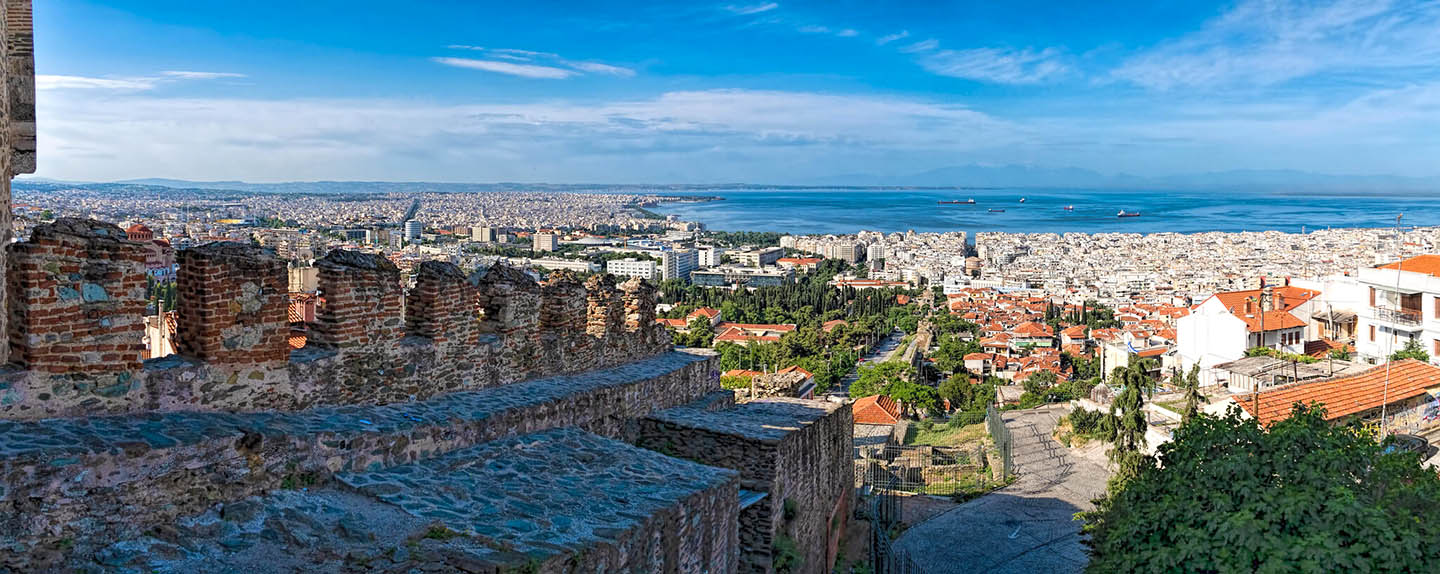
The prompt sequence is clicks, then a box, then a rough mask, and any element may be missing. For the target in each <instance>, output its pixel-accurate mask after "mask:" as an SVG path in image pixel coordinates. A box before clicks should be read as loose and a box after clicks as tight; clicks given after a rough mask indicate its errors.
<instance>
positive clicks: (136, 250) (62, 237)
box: [6, 218, 146, 392]
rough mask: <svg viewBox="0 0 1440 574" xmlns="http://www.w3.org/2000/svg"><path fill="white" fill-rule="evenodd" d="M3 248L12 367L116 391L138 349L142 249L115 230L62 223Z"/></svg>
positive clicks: (136, 364)
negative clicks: (6, 251)
mask: <svg viewBox="0 0 1440 574" xmlns="http://www.w3.org/2000/svg"><path fill="white" fill-rule="evenodd" d="M9 250H10V257H9V259H10V261H9V270H8V273H7V277H6V283H7V286H6V287H7V291H8V294H9V301H8V304H9V315H10V321H9V331H10V333H9V338H10V360H11V362H13V363H15V364H17V365H19V366H21V367H23V368H26V369H29V370H32V371H37V372H41V373H49V374H54V375H65V376H73V378H74V379H75V381H74V382H75V384H77V385H81V386H90V387H97V386H98V387H105V388H107V389H109V391H107V392H123V391H124V390H125V389H126V388H127V387H128V385H129V381H131V380H132V379H133V374H134V373H135V372H136V371H138V370H139V369H140V361H141V355H142V353H143V352H144V350H145V347H144V335H145V324H144V322H143V320H142V316H143V315H144V314H145V304H146V289H145V248H144V247H143V246H142V245H141V244H139V243H135V242H132V241H130V240H128V239H126V237H125V232H124V231H122V230H121V229H120V228H119V227H116V226H115V225H112V224H109V223H101V222H98V221H91V220H85V219H74V218H61V219H58V220H56V221H55V222H53V223H48V224H41V225H39V226H36V227H35V229H34V230H33V232H32V234H31V237H30V240H29V241H27V242H24V243H15V244H12V245H10V246H9ZM94 375H109V376H110V377H109V378H108V379H105V380H103V381H102V380H101V379H97V378H93V376H94ZM117 385H118V387H117Z"/></svg>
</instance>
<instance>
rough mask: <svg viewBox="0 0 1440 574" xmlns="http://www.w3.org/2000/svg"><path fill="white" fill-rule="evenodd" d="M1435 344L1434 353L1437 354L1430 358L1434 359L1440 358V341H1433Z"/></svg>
mask: <svg viewBox="0 0 1440 574" xmlns="http://www.w3.org/2000/svg"><path fill="white" fill-rule="evenodd" d="M1433 343H1434V351H1435V352H1433V353H1430V356H1432V357H1440V339H1435V340H1434V341H1433Z"/></svg>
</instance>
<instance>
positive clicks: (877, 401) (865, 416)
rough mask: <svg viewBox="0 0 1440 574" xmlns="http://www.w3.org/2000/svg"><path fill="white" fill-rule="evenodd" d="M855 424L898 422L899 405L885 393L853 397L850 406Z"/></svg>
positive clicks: (890, 423)
mask: <svg viewBox="0 0 1440 574" xmlns="http://www.w3.org/2000/svg"><path fill="white" fill-rule="evenodd" d="M850 410H851V412H852V413H853V415H852V416H853V417H854V419H855V424H857V425H893V424H895V423H898V422H900V406H899V405H897V404H895V399H892V398H890V397H887V396H885V395H871V396H868V397H861V398H858V399H855V404H853V405H851V407H850Z"/></svg>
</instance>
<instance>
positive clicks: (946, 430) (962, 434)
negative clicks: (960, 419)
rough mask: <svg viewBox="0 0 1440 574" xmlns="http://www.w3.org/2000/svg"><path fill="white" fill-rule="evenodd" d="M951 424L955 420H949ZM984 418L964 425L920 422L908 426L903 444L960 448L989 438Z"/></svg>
mask: <svg viewBox="0 0 1440 574" xmlns="http://www.w3.org/2000/svg"><path fill="white" fill-rule="evenodd" d="M950 421H951V422H952V423H953V422H954V421H955V418H953V417H952V418H951V419H950ZM984 421H985V417H984V416H983V415H982V416H981V417H980V422H978V423H970V424H966V425H954V426H952V425H950V424H943V425H937V424H933V423H932V424H928V425H927V424H925V423H927V422H930V421H928V420H925V421H920V422H919V423H917V424H913V425H910V428H909V429H908V430H907V431H906V432H905V444H907V445H917V446H926V445H928V446H960V445H962V444H967V443H972V442H976V441H979V440H982V439H984V438H985V437H987V436H990V431H989V430H988V429H986V428H985V422H984Z"/></svg>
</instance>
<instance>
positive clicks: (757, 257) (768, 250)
mask: <svg viewBox="0 0 1440 574" xmlns="http://www.w3.org/2000/svg"><path fill="white" fill-rule="evenodd" d="M784 256H785V250H784V249H782V248H779V247H765V248H762V249H751V250H749V251H736V252H735V253H733V254H732V255H731V257H732V258H733V259H734V260H735V262H736V263H738V264H740V265H744V266H746V267H767V266H770V265H774V264H775V262H776V261H779V260H780V258H781V257H784Z"/></svg>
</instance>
